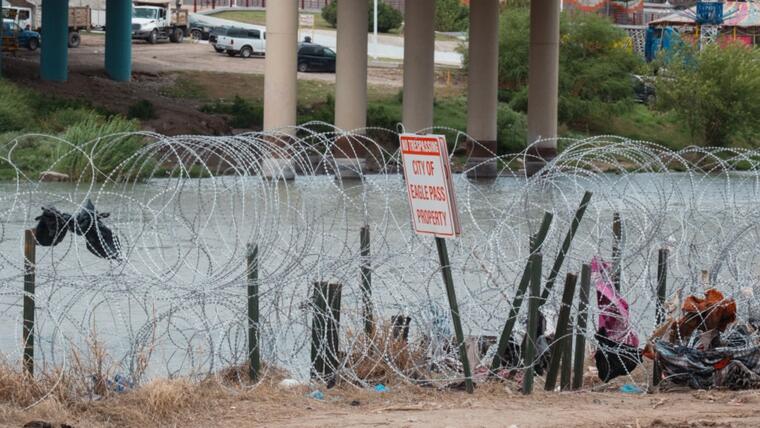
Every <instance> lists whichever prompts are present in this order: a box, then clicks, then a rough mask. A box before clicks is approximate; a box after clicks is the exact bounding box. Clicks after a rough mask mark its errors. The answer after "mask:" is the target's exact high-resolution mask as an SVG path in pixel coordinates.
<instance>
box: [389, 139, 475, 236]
mask: <svg viewBox="0 0 760 428" xmlns="http://www.w3.org/2000/svg"><path fill="white" fill-rule="evenodd" d="M400 139H401V158H402V161H403V163H404V178H405V179H406V190H407V195H408V196H409V207H410V208H411V210H412V224H413V225H414V231H415V232H417V233H418V234H422V235H433V236H436V237H439V238H451V237H456V236H459V234H460V233H461V227H460V224H459V213H458V211H457V207H456V198H455V197H454V184H453V182H452V180H451V165H449V152H448V149H447V147H446V137H445V136H443V135H417V134H401V136H400Z"/></svg>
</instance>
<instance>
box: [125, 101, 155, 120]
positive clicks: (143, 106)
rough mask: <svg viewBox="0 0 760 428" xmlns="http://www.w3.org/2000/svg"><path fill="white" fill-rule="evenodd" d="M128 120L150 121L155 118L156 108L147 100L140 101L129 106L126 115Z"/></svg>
mask: <svg viewBox="0 0 760 428" xmlns="http://www.w3.org/2000/svg"><path fill="white" fill-rule="evenodd" d="M127 117H128V118H130V119H140V120H151V119H155V118H156V108H155V107H154V106H153V103H152V102H150V101H148V100H140V101H138V102H136V103H134V104H132V105H131V106H129V110H128V113H127Z"/></svg>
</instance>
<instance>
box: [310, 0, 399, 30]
mask: <svg viewBox="0 0 760 428" xmlns="http://www.w3.org/2000/svg"><path fill="white" fill-rule="evenodd" d="M368 2H369V16H368V18H367V29H368V31H373V30H374V25H375V24H374V23H375V14H374V10H373V8H374V6H373V1H372V0H368ZM322 19H324V20H325V21H326V22H327V23H328V24H330V26H332V27H333V28H337V27H338V0H335V1H333V2H331V3H330V4H328V5H327V6H325V7H323V8H322ZM402 22H403V17H402V16H401V12H399V11H398V10H396V9H395V8H393V7H392V6H390V5H388V4H387V3H385V2H384V1H382V0H380V2H378V4H377V31H379V32H381V33H387V32H389V31H391V30H393V29H396V28H399V27H401V23H402Z"/></svg>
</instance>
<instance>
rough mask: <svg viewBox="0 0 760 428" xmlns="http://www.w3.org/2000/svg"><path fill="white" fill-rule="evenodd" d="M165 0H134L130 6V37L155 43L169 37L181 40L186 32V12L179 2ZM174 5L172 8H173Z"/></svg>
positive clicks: (178, 41) (175, 41)
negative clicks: (131, 6)
mask: <svg viewBox="0 0 760 428" xmlns="http://www.w3.org/2000/svg"><path fill="white" fill-rule="evenodd" d="M173 3H175V2H173V1H166V0H151V1H148V0H141V1H135V2H134V3H133V8H132V39H142V40H146V41H147V42H148V43H156V42H157V41H158V40H160V39H169V40H171V41H172V42H174V43H180V42H182V39H184V37H185V36H186V35H187V32H188V13H187V11H186V10H183V9H181V7H180V6H181V2H176V3H177V4H176V6H174V5H173ZM173 6H174V8H173Z"/></svg>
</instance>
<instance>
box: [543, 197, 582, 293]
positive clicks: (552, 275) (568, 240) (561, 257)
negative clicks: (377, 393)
mask: <svg viewBox="0 0 760 428" xmlns="http://www.w3.org/2000/svg"><path fill="white" fill-rule="evenodd" d="M591 196H593V194H592V193H591V192H585V193H584V194H583V199H581V203H580V205H579V206H578V209H577V210H576V211H575V216H574V217H573V221H572V223H570V229H569V230H568V231H567V235H565V240H564V241H563V242H562V248H561V249H560V250H559V253H557V258H556V259H554V266H552V270H551V271H550V272H549V277H548V278H547V279H546V286H545V287H544V291H543V293H541V301H542V302H545V301H546V299H547V298H549V293H551V292H552V288H554V282H555V281H556V279H557V275H559V270H560V269H561V268H562V263H564V261H565V256H567V253H568V252H569V251H570V244H572V243H573V238H574V237H575V234H576V232H578V227H579V226H580V224H581V220H583V215H584V214H585V213H586V208H588V204H589V202H591Z"/></svg>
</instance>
